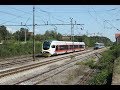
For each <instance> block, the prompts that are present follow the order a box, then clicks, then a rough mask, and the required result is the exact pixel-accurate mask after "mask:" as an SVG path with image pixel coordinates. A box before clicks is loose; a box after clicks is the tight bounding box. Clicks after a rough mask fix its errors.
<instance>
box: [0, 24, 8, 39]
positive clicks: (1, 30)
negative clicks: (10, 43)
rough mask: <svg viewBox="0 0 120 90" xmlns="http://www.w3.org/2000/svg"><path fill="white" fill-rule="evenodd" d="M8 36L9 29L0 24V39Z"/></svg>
mask: <svg viewBox="0 0 120 90" xmlns="http://www.w3.org/2000/svg"><path fill="white" fill-rule="evenodd" d="M9 37H10V33H9V31H8V30H7V29H6V27H5V26H4V25H2V26H0V40H7V39H8V38H9Z"/></svg>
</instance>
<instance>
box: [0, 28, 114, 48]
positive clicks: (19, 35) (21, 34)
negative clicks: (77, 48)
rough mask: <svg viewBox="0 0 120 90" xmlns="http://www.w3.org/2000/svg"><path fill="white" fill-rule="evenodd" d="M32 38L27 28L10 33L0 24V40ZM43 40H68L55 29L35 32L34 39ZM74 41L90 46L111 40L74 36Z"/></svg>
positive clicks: (106, 43) (11, 40) (29, 39)
mask: <svg viewBox="0 0 120 90" xmlns="http://www.w3.org/2000/svg"><path fill="white" fill-rule="evenodd" d="M25 37H26V38H25ZM32 40H33V33H32V32H29V30H28V29H27V28H20V30H16V32H14V33H11V32H9V31H8V30H7V29H6V27H5V26H0V42H2V41H4V42H12V43H14V42H15V43H16V42H24V41H32ZM45 40H67V41H70V40H71V39H70V37H69V38H66V39H65V38H63V35H62V34H60V33H58V32H56V31H55V30H49V31H48V30H47V31H46V32H45V33H44V34H36V35H35V41H40V42H43V41H45ZM74 41H78V42H81V41H83V42H85V43H86V45H87V46H88V47H92V46H93V45H94V43H95V42H102V43H104V44H105V45H107V46H108V45H111V44H112V42H111V40H110V39H109V38H107V37H100V36H90V37H88V36H86V35H83V36H74Z"/></svg>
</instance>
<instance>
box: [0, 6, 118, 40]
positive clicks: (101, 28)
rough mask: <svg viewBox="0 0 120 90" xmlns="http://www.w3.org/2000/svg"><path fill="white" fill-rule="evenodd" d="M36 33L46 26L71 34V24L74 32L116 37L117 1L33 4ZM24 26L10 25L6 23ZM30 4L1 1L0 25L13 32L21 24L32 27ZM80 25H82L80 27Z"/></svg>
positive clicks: (76, 33) (42, 31) (43, 31)
mask: <svg viewBox="0 0 120 90" xmlns="http://www.w3.org/2000/svg"><path fill="white" fill-rule="evenodd" d="M34 15H35V24H36V26H35V34H44V33H45V31H46V30H56V31H57V32H58V33H61V34H63V35H71V25H55V26H53V25H43V26H38V25H40V24H47V22H48V24H71V22H70V21H71V19H70V18H73V19H72V22H73V24H75V22H76V24H82V25H74V27H73V30H74V34H75V35H84V34H85V35H88V36H104V37H108V38H109V39H110V40H111V41H113V42H114V41H115V33H120V31H119V30H120V5H35V14H34ZM21 23H22V24H23V25H25V24H26V26H9V25H21ZM32 24H33V5H0V25H5V26H6V27H7V29H8V30H9V31H10V32H12V33H14V32H15V31H17V30H19V29H20V28H21V27H23V28H27V29H28V30H29V31H30V32H32V31H33V27H32V26H27V25H32ZM81 28H82V29H81Z"/></svg>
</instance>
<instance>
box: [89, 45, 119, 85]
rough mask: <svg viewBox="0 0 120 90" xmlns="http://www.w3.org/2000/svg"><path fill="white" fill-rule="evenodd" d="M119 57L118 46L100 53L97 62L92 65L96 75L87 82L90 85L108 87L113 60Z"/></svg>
mask: <svg viewBox="0 0 120 90" xmlns="http://www.w3.org/2000/svg"><path fill="white" fill-rule="evenodd" d="M119 56H120V45H114V46H112V47H111V48H110V50H108V51H105V52H104V53H102V57H101V58H100V60H99V62H98V63H96V64H95V65H94V69H97V71H98V73H97V74H96V75H95V76H94V77H93V79H91V80H90V81H89V84H91V85H110V84H111V79H112V73H113V64H114V60H115V59H116V58H118V57H119Z"/></svg>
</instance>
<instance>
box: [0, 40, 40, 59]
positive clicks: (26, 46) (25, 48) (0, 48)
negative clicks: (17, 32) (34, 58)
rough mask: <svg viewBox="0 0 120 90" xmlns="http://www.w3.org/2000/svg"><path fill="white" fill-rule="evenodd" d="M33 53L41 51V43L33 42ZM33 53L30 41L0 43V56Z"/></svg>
mask: <svg viewBox="0 0 120 90" xmlns="http://www.w3.org/2000/svg"><path fill="white" fill-rule="evenodd" d="M35 47H36V50H35V53H40V52H41V43H40V42H39V43H37V42H36V43H35ZM32 53H33V44H32V42H27V43H5V44H2V45H0V57H1V58H5V57H12V56H19V55H27V54H32Z"/></svg>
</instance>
